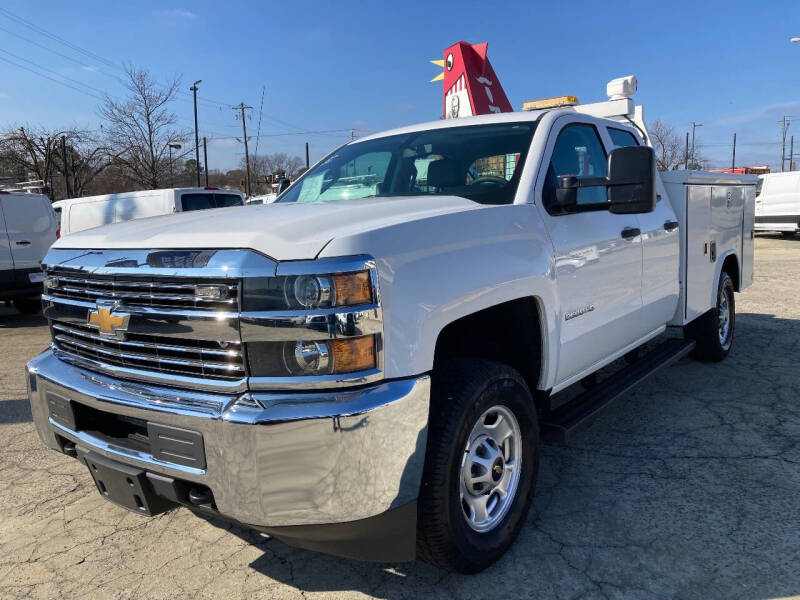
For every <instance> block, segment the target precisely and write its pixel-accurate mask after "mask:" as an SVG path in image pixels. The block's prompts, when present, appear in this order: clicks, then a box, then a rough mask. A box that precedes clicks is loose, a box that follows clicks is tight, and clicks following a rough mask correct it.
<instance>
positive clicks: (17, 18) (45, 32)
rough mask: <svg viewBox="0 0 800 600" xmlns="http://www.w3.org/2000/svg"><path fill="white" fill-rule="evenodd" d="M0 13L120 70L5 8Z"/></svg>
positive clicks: (113, 64) (0, 9)
mask: <svg viewBox="0 0 800 600" xmlns="http://www.w3.org/2000/svg"><path fill="white" fill-rule="evenodd" d="M0 13H3V14H4V15H5V16H6V17H7V18H9V19H13V20H14V21H17V22H18V23H20V24H22V25H24V26H25V27H28V28H29V29H32V30H34V31H36V32H37V33H39V34H41V35H44V36H46V37H48V38H50V39H52V40H55V41H57V42H59V43H61V44H64V45H65V46H69V47H70V48H72V49H73V50H75V51H76V52H80V53H81V54H84V55H86V56H88V57H90V58H93V59H94V60H99V61H100V62H102V63H105V64H106V65H108V66H110V67H113V68H115V69H119V68H120V67H119V66H117V65H116V64H115V63H114V62H112V61H110V60H108V59H106V58H103V57H102V56H100V55H99V54H95V53H94V52H91V51H90V50H86V49H84V48H81V47H80V46H78V45H76V44H73V43H72V42H70V41H69V40H65V39H64V38H62V37H61V36H58V35H56V34H55V33H51V32H49V31H47V30H46V29H42V28H41V27H39V26H38V25H35V24H33V23H31V22H30V21H27V20H25V19H23V18H22V17H19V16H17V15H15V14H14V13H12V12H11V11H9V10H6V9H5V8H0Z"/></svg>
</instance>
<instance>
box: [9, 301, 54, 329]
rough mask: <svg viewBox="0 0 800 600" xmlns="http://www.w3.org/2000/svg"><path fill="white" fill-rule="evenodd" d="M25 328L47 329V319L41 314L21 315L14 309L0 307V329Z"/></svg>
mask: <svg viewBox="0 0 800 600" xmlns="http://www.w3.org/2000/svg"><path fill="white" fill-rule="evenodd" d="M25 327H47V319H45V318H44V317H43V316H42V313H37V314H35V315H23V314H21V313H19V312H17V311H16V309H14V308H7V307H4V306H0V329H16V328H25Z"/></svg>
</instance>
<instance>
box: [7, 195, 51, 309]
mask: <svg viewBox="0 0 800 600" xmlns="http://www.w3.org/2000/svg"><path fill="white" fill-rule="evenodd" d="M56 229H57V224H56V217H55V215H54V214H53V209H52V207H51V206H50V200H49V199H48V198H47V196H44V195H42V194H32V193H28V192H18V191H5V190H0V300H5V301H7V302H8V301H11V302H13V303H14V306H15V307H16V308H17V310H19V311H20V312H22V313H24V314H30V313H35V312H38V311H39V310H41V302H40V300H39V296H40V295H41V293H42V279H43V276H42V270H41V263H42V259H43V258H44V255H45V254H46V253H47V251H48V250H49V248H50V245H51V244H52V243H53V242H55V241H56Z"/></svg>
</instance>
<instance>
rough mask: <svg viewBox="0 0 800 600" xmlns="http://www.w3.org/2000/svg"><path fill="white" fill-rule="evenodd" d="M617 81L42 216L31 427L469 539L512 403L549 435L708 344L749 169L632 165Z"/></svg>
mask: <svg viewBox="0 0 800 600" xmlns="http://www.w3.org/2000/svg"><path fill="white" fill-rule="evenodd" d="M626 81H627V83H626V84H625V86H627V87H624V86H623V87H624V89H623V92H624V93H623V94H620V93H619V87H620V86H619V84H618V83H617V84H615V85H612V86H610V90H609V91H611V92H612V96H613V98H612V99H611V100H609V101H608V102H602V103H598V104H590V105H585V106H571V107H555V108H551V109H548V110H538V111H529V112H521V113H508V114H498V115H491V116H480V117H472V118H464V119H457V120H448V121H437V122H434V123H426V124H422V125H416V126H412V127H405V128H402V129H397V130H394V131H389V132H386V133H380V134H377V135H373V136H370V137H368V138H363V139H360V140H356V141H353V142H351V143H349V144H347V145H345V146H343V147H341V148H339V149H337V150H336V151H335V152H333V153H332V154H330V155H329V156H327V157H326V158H324V159H323V160H322V161H320V162H319V163H318V164H317V165H316V166H315V167H313V168H312V169H311V170H310V171H308V172H307V173H306V174H305V175H304V176H303V177H302V178H300V179H299V180H298V181H296V182H295V183H294V184H293V185H292V186H291V187H290V188H289V189H288V190H287V191H286V192H284V193H283V195H282V196H281V197H280V198H279V200H278V201H277V202H276V203H274V204H270V205H264V206H253V207H247V208H244V209H241V210H236V211H225V210H210V211H202V212H199V213H190V214H181V215H173V216H169V217H157V218H154V219H149V220H140V221H132V222H128V223H122V224H118V225H114V226H111V227H108V228H98V229H93V230H89V231H84V232H79V233H75V234H73V235H70V236H67V237H65V238H62V239H61V240H60V241H59V242H57V243H56V244H55V246H54V247H53V249H52V250H51V251H50V253H49V254H48V255H47V257H46V259H45V261H44V263H45V264H44V270H45V275H46V280H45V289H46V293H45V296H44V306H45V314H46V316H47V318H48V319H49V322H50V326H51V328H52V336H53V341H52V345H51V347H50V349H48V350H47V351H46V352H44V353H43V354H41V355H40V356H38V357H37V358H35V359H34V360H33V361H31V362H30V364H29V365H28V367H27V373H28V382H29V386H30V399H31V405H32V410H33V416H34V420H35V423H36V427H37V430H38V432H39V435H40V436H41V439H42V440H43V441H44V443H45V444H46V445H47V446H49V447H50V448H52V449H54V450H58V451H60V452H63V453H65V454H67V455H70V456H74V457H77V458H78V459H79V460H81V461H83V462H84V463H85V464H86V465H87V466H88V468H89V471H90V473H91V475H92V477H93V478H94V481H95V483H96V485H97V488H98V490H99V491H100V493H101V494H103V495H104V496H105V497H106V498H107V499H109V500H112V501H113V502H116V503H118V504H120V505H122V506H124V507H127V508H128V509H130V510H133V511H135V512H138V513H141V514H145V515H151V514H155V513H158V512H161V511H164V510H167V509H169V508H172V507H174V506H177V505H183V506H187V507H189V508H190V509H191V510H193V511H196V512H199V513H205V514H208V515H213V516H216V517H219V518H223V519H227V520H230V521H233V522H237V523H241V524H244V525H246V526H249V527H253V528H256V529H259V530H261V531H265V532H268V533H270V534H271V535H274V536H275V537H277V538H279V539H281V540H284V541H286V542H288V543H290V544H295V545H297V546H301V547H304V548H309V549H315V550H321V551H325V552H329V553H333V554H338V555H342V556H347V557H354V558H366V559H370V560H377V561H396V560H410V559H413V558H414V557H415V556H419V557H421V558H423V559H425V560H427V561H430V562H433V563H436V564H439V565H443V566H445V567H447V568H451V569H455V570H458V571H462V572H475V571H477V570H480V569H482V568H484V567H486V566H487V565H489V564H491V563H492V562H493V561H494V560H496V559H497V558H498V557H499V556H500V555H502V554H503V552H505V550H506V549H507V548H508V547H509V545H510V544H511V543H512V541H513V540H514V538H515V536H516V535H517V533H518V532H519V530H520V528H521V526H522V524H523V523H524V521H525V515H526V513H527V510H528V507H529V505H530V503H531V499H532V497H533V493H534V487H535V482H536V474H537V466H538V461H539V455H540V445H539V439H540V431H542V432H544V433H545V434H547V435H551V436H553V437H554V438H555V439H560V438H564V437H565V436H567V435H569V434H571V433H573V432H574V431H575V430H576V429H578V428H580V427H582V426H584V425H585V424H586V423H587V422H589V420H590V419H591V417H592V416H593V415H594V414H596V413H597V411H598V410H600V409H601V408H603V407H604V406H607V405H608V404H609V403H610V402H611V401H613V400H614V399H615V398H617V397H619V396H620V395H621V394H623V393H624V392H625V391H627V390H628V389H630V387H631V386H633V385H635V384H636V383H638V382H639V381H641V380H642V379H643V378H644V377H646V376H647V375H648V374H649V373H651V372H653V371H654V370H656V369H657V368H659V367H661V366H664V365H666V364H668V363H669V362H671V361H672V360H675V359H677V358H679V357H681V356H683V355H685V354H686V353H688V352H690V351H692V350H694V353H695V355H696V356H697V357H698V358H700V359H703V360H710V361H719V360H722V359H723V358H725V356H726V355H727V354H728V352H729V351H730V348H731V344H732V343H733V336H734V326H735V318H734V315H735V311H734V291H738V290H742V289H743V288H745V287H747V286H748V285H750V284H751V282H752V278H753V273H752V259H753V210H754V208H753V199H754V189H755V178H751V177H739V176H727V175H713V174H707V173H697V172H686V173H669V174H667V175H661V176H660V175H658V174H657V173H656V172H655V167H654V158H653V151H652V150H651V148H649V147H648V146H647V143H648V139H647V136H646V130H645V127H644V122H643V119H642V112H641V109H640V108H639V107H635V106H634V104H633V101H632V100H631V99H630V98H629V97H628V96H629V95H630V92H631V87H632V86H631V84H632V83H633V81H632V80H630V79H629V80H626ZM423 175H424V176H423ZM668 327H673V328H674V330H675V328H677V331H679V332H680V331H685V333H686V337H683V336H680V337H676V336H675V335H672V336H662V334H663V333H664V332H665V330H666V329H667V328H668ZM680 328H683V329H682V330H681V329H680ZM655 338H659V340H660V341H661V343H660V344H658V343H657V342H658V341H659V340H655V341H654V343H652V344H648V347H649V348H650V347H652V348H654V349H652V350H651V351H649V352H648V353H647V354H643V353H641V355H640V356H638V357H637V356H636V354H637V352H636V351H637V349H639V348H640V347H641V346H643V345H644V344H646V343H648V342H650V341H652V340H654V339H655ZM662 338H663V339H662ZM625 356H627V357H628V359H629V362H630V364H629V365H628V366H627V367H624V368H622V369H621V370H619V371H618V372H617V373H616V374H614V375H612V376H611V377H609V378H606V379H605V380H603V381H600V382H598V383H597V384H596V385H594V386H590V388H589V389H588V390H586V391H585V392H583V393H581V394H579V395H578V396H577V397H574V394H573V395H572V396H571V399H570V401H569V402H566V403H565V401H564V400H561V398H562V397H563V395H560V394H559V392H561V391H562V390H564V389H565V388H567V387H569V386H571V385H572V384H574V383H576V382H580V381H584V382H588V381H591V379H587V378H589V377H590V376H591V375H592V374H594V373H595V372H596V371H598V370H599V369H601V368H602V367H604V366H606V365H608V364H609V363H611V362H613V361H615V360H616V359H618V358H620V357H625Z"/></svg>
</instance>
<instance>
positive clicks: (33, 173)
mask: <svg viewBox="0 0 800 600" xmlns="http://www.w3.org/2000/svg"><path fill="white" fill-rule="evenodd" d="M62 138H64V150H66V152H64V151H62V148H61V139H62ZM0 154H2V157H3V166H4V171H6V173H4V174H5V175H6V176H7V178H9V179H15V180H17V181H19V180H24V179H41V180H42V181H44V182H45V185H46V189H47V191H48V193H49V194H50V196H51V197H53V198H57V197H62V198H65V197H66V196H67V186H65V185H64V178H65V177H69V180H70V189H69V191H70V192H72V195H74V196H80V195H81V194H82V193H83V191H84V190H85V189H86V186H87V185H89V184H90V183H91V181H92V180H93V179H94V178H95V177H96V176H97V175H98V174H99V173H101V172H102V171H103V170H104V169H105V168H106V166H107V165H108V158H107V157H108V154H109V152H108V149H107V148H105V147H104V146H101V145H99V144H98V141H97V140H96V139H95V138H94V137H93V136H92V135H91V133H90V132H88V131H82V130H79V129H53V130H51V129H45V128H44V127H13V128H11V129H9V130H8V131H7V132H5V133H3V134H2V135H0ZM64 154H66V164H64Z"/></svg>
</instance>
